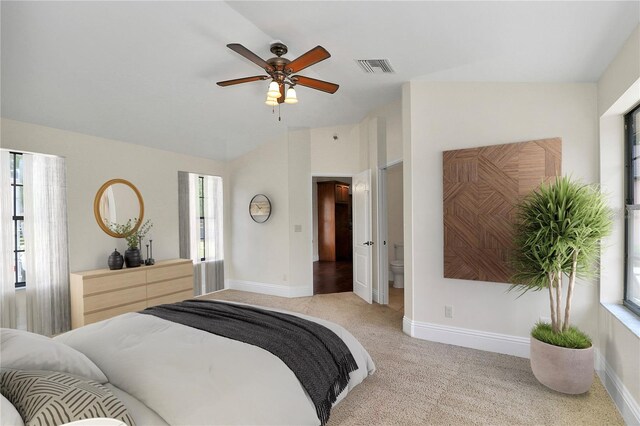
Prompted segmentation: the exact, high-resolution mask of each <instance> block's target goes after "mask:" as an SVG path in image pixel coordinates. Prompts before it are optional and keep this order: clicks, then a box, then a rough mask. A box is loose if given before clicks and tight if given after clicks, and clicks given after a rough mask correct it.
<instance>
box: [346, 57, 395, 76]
mask: <svg viewBox="0 0 640 426" xmlns="http://www.w3.org/2000/svg"><path fill="white" fill-rule="evenodd" d="M356 62H357V63H358V65H360V68H362V71H364V72H366V73H367V74H393V73H395V71H394V70H393V67H392V66H391V63H390V62H389V60H388V59H356Z"/></svg>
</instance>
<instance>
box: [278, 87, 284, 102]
mask: <svg viewBox="0 0 640 426" xmlns="http://www.w3.org/2000/svg"><path fill="white" fill-rule="evenodd" d="M278 86H280V97H279V98H278V103H279V104H281V103H283V102H284V83H279V84H278Z"/></svg>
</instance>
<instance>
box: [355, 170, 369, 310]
mask: <svg viewBox="0 0 640 426" xmlns="http://www.w3.org/2000/svg"><path fill="white" fill-rule="evenodd" d="M351 187H352V188H353V189H352V199H353V292H354V293H355V294H357V295H358V296H360V297H361V298H363V299H364V300H366V301H367V302H368V303H371V299H372V298H373V287H372V285H371V256H372V251H373V250H372V245H373V241H371V171H369V170H365V171H364V172H362V173H359V174H357V175H355V176H354V177H353V181H352V183H351Z"/></svg>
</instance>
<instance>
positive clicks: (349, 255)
mask: <svg viewBox="0 0 640 426" xmlns="http://www.w3.org/2000/svg"><path fill="white" fill-rule="evenodd" d="M351 181H352V178H351V177H338V176H334V177H313V178H312V181H311V185H312V192H311V194H312V195H311V200H312V217H313V220H312V223H313V294H327V293H340V292H348V291H353V214H352V205H353V204H352V195H351V193H352V191H351Z"/></svg>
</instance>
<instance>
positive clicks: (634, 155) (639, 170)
mask: <svg viewBox="0 0 640 426" xmlns="http://www.w3.org/2000/svg"><path fill="white" fill-rule="evenodd" d="M624 119H625V121H624V124H625V134H626V167H627V170H626V172H627V185H626V186H627V191H626V192H627V197H626V198H627V200H626V204H627V212H626V213H627V214H626V221H625V227H626V229H625V231H626V234H625V235H626V250H625V267H626V273H625V283H624V305H625V306H626V307H627V308H629V309H630V310H632V311H633V312H635V313H636V314H638V315H640V105H638V106H637V107H636V108H634V109H633V110H632V111H631V112H629V113H628V114H626V115H625V117H624Z"/></svg>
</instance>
